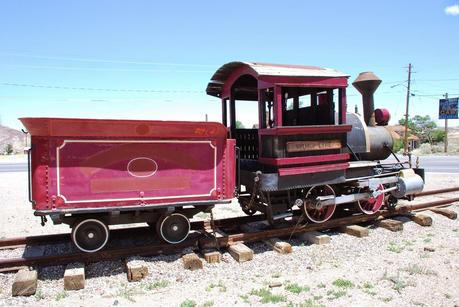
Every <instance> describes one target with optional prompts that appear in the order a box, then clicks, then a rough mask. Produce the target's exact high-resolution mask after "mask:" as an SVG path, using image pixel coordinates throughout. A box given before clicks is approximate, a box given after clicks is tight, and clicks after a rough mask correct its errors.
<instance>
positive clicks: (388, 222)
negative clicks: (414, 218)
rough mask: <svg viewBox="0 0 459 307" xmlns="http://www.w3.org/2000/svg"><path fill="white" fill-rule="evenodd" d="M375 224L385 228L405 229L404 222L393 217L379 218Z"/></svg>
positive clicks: (391, 229)
mask: <svg viewBox="0 0 459 307" xmlns="http://www.w3.org/2000/svg"><path fill="white" fill-rule="evenodd" d="M375 225H376V226H378V227H381V228H385V229H387V230H390V231H401V230H403V222H402V221H398V220H392V219H384V220H381V219H377V220H376V221H375Z"/></svg>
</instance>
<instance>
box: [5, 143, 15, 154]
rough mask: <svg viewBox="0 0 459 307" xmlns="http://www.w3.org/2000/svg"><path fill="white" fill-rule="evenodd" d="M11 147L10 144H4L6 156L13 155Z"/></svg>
mask: <svg viewBox="0 0 459 307" xmlns="http://www.w3.org/2000/svg"><path fill="white" fill-rule="evenodd" d="M13 151H14V150H13V145H11V144H6V146H5V152H6V154H7V155H11V154H12V153H13Z"/></svg>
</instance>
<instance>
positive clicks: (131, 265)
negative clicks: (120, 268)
mask: <svg viewBox="0 0 459 307" xmlns="http://www.w3.org/2000/svg"><path fill="white" fill-rule="evenodd" d="M125 264H126V273H127V279H128V281H139V280H142V279H143V278H145V277H147V275H148V267H147V265H146V263H145V262H144V261H140V260H134V259H129V260H126V261H125Z"/></svg>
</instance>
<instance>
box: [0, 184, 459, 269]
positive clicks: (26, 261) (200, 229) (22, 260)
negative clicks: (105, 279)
mask: <svg viewBox="0 0 459 307" xmlns="http://www.w3.org/2000/svg"><path fill="white" fill-rule="evenodd" d="M455 191H459V187H455V188H449V189H441V190H432V191H425V192H422V193H419V194H417V195H416V196H418V197H421V196H427V195H435V194H443V193H449V192H455ZM454 202H459V197H455V198H449V199H443V200H438V201H430V202H425V203H420V204H410V205H401V206H397V207H396V208H395V209H393V210H381V211H378V212H377V213H375V214H372V215H354V216H347V217H342V218H337V219H333V220H330V221H327V222H325V223H321V224H299V225H297V223H296V222H295V219H294V220H293V221H292V222H291V223H289V224H287V225H284V227H282V228H274V229H266V230H256V231H253V232H236V233H230V234H226V233H225V234H223V235H220V236H218V237H216V236H213V234H212V232H211V231H209V230H210V229H211V228H212V226H213V227H215V228H217V229H225V228H228V227H234V226H235V225H244V224H248V223H253V222H260V221H264V220H265V216H264V215H254V216H242V217H235V218H227V219H220V220H214V221H213V222H212V223H211V222H210V221H194V222H192V223H191V228H192V229H193V230H197V232H195V233H192V234H191V235H190V236H189V238H188V239H187V240H185V241H184V242H182V243H180V244H176V245H171V244H145V245H141V246H135V245H134V246H132V245H131V246H127V247H126V246H124V247H112V248H108V249H105V250H102V251H98V252H95V253H83V252H79V251H75V252H69V253H60V254H53V255H39V256H26V257H19V258H6V259H0V272H6V271H10V272H11V271H17V270H18V269H19V268H20V267H26V266H46V265H62V264H68V263H72V262H96V261H101V260H119V259H123V258H127V257H129V256H134V255H138V256H153V255H159V254H177V253H181V252H182V251H183V250H184V249H186V248H193V249H200V250H205V249H211V248H226V247H228V246H229V245H232V244H235V243H238V242H254V241H261V240H266V239H270V238H276V237H286V236H292V235H295V234H300V233H304V232H310V231H320V230H327V229H336V228H339V227H342V226H349V225H353V224H359V223H364V222H370V221H374V220H376V219H378V218H389V217H393V216H399V215H406V214H409V213H412V212H419V211H423V210H429V209H432V208H435V207H442V206H446V205H450V204H452V203H454ZM295 214H296V215H297V216H298V215H300V210H296V211H295ZM211 224H212V225H211ZM148 230H149V227H136V228H125V229H116V230H113V231H111V238H113V239H123V238H129V237H137V236H140V235H143V236H145V234H147V233H148ZM69 241H70V234H68V233H67V234H51V235H42V236H28V237H17V238H8V239H3V240H0V249H11V248H17V247H23V246H30V245H32V246H33V245H45V244H58V243H65V242H69Z"/></svg>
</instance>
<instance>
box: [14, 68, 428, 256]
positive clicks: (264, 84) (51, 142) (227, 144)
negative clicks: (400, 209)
mask: <svg viewBox="0 0 459 307" xmlns="http://www.w3.org/2000/svg"><path fill="white" fill-rule="evenodd" d="M348 78H349V76H347V75H346V74H343V73H341V72H339V71H337V70H334V69H329V68H319V67H312V66H298V65H277V64H264V63H249V62H230V63H227V64H225V65H223V66H222V67H221V68H219V69H218V70H217V71H216V72H215V74H214V75H213V76H212V78H211V81H210V82H209V84H208V86H207V89H206V92H207V94H209V95H211V96H214V97H218V98H219V99H220V100H221V106H222V122H221V123H210V122H176V121H146V120H101V119H59V118H22V119H21V121H22V123H23V124H24V126H25V127H26V129H27V130H28V132H29V133H30V135H31V149H30V151H29V182H30V193H29V198H30V201H31V202H32V206H33V209H34V212H35V215H37V216H40V217H41V218H42V223H43V224H44V222H45V221H46V217H48V216H49V217H50V218H51V220H52V221H53V223H55V224H59V223H66V224H68V225H69V226H70V227H71V228H72V241H73V242H74V243H75V245H76V247H77V248H79V249H80V250H82V251H85V252H95V251H98V250H100V249H102V248H103V247H104V246H105V245H106V244H107V242H108V239H109V233H110V231H109V226H110V225H114V224H128V223H137V222H146V223H148V224H149V225H151V226H152V228H154V229H156V234H157V235H158V237H159V238H160V239H161V240H163V241H166V242H168V243H172V244H175V243H180V242H182V241H183V240H185V239H186V238H187V236H188V234H189V232H190V223H189V220H190V219H191V218H192V217H193V216H194V215H195V214H197V213H199V212H209V211H210V210H211V209H212V208H213V207H214V206H215V205H218V204H221V203H229V202H231V201H232V200H233V199H234V198H236V199H237V200H238V202H239V204H240V206H241V208H242V210H243V211H244V212H245V213H246V214H249V215H252V214H255V213H257V212H259V213H262V214H264V215H265V216H266V219H267V220H268V221H269V222H270V223H271V224H274V223H277V222H279V221H283V220H284V219H286V218H287V217H291V216H293V215H294V214H295V212H298V210H297V209H298V208H299V209H301V212H302V216H303V217H304V218H305V219H307V220H309V221H311V222H314V223H322V222H325V221H327V220H329V219H330V218H332V217H333V215H334V213H335V211H336V209H342V208H345V209H346V210H347V211H346V212H348V213H347V214H351V213H352V214H355V212H356V210H357V211H358V212H359V213H360V214H373V213H375V212H377V211H378V210H380V209H381V208H382V207H383V206H389V207H390V206H394V205H395V204H396V202H397V199H400V198H407V197H409V195H411V194H414V193H417V192H419V191H420V190H422V188H423V185H424V182H423V179H422V178H421V177H420V176H419V175H417V173H418V172H419V173H422V172H420V171H419V170H417V169H411V168H409V167H408V166H407V165H406V164H404V163H402V162H400V161H397V162H395V163H385V162H381V160H384V159H385V158H387V157H388V156H389V155H391V154H393V153H392V146H393V140H392V138H391V135H390V133H389V132H388V130H387V129H386V127H385V125H387V123H388V121H389V118H390V115H389V112H388V111H387V110H385V109H377V110H374V102H373V92H374V91H375V90H376V88H377V87H378V85H379V83H381V80H379V79H378V78H377V77H376V76H375V75H374V74H373V73H369V72H367V73H362V74H360V75H359V76H358V78H357V79H356V80H355V81H354V83H353V85H354V86H355V87H356V88H357V89H358V90H359V92H360V93H361V94H362V96H363V105H364V111H363V113H364V116H363V118H362V117H361V116H359V115H357V114H353V113H348V112H347V111H346V88H347V86H348ZM239 100H243V101H244V102H243V103H254V104H256V105H257V107H258V124H257V125H256V126H255V127H253V128H251V129H241V128H238V127H237V126H236V122H237V116H236V114H237V113H236V108H237V105H238V104H237V102H238V101H239ZM349 209H352V210H349Z"/></svg>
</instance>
